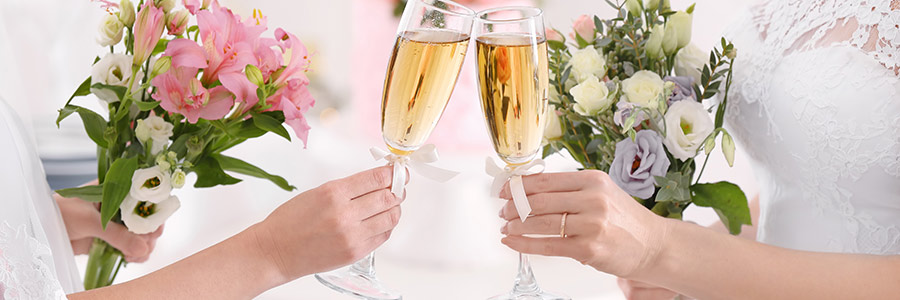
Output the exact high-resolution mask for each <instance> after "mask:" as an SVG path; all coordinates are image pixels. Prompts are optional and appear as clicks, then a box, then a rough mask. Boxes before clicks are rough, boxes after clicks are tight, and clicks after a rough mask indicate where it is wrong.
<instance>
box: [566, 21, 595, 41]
mask: <svg viewBox="0 0 900 300" xmlns="http://www.w3.org/2000/svg"><path fill="white" fill-rule="evenodd" d="M572 29H573V30H575V34H577V35H578V36H580V37H581V38H582V39H584V40H585V41H587V42H589V43H590V42H591V41H593V40H594V34H595V33H596V30H597V28H596V27H594V20H592V19H591V17H589V16H588V15H581V16H580V17H578V19H576V20H575V23H573V24H572Z"/></svg>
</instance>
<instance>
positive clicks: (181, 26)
mask: <svg viewBox="0 0 900 300" xmlns="http://www.w3.org/2000/svg"><path fill="white" fill-rule="evenodd" d="M189 16H190V14H189V13H188V11H186V10H183V9H182V10H178V11H175V12H172V13H170V14H167V15H166V30H168V31H169V35H181V34H182V33H184V31H185V30H186V29H187V24H188V17H189Z"/></svg>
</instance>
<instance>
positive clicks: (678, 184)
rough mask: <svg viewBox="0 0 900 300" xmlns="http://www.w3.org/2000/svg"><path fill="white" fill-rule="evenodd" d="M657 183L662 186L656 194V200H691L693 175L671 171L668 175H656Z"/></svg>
mask: <svg viewBox="0 0 900 300" xmlns="http://www.w3.org/2000/svg"><path fill="white" fill-rule="evenodd" d="M654 178H655V179H656V185H657V186H659V187H660V189H659V193H657V194H656V199H654V200H655V201H656V202H669V201H675V202H688V201H691V193H690V190H689V187H690V182H691V177H690V176H689V175H685V174H682V173H681V172H669V174H666V177H662V176H654Z"/></svg>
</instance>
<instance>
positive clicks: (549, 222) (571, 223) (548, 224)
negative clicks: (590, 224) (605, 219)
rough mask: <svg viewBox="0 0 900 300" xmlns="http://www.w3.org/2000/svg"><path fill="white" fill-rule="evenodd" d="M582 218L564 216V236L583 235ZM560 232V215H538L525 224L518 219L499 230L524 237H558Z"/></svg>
mask: <svg viewBox="0 0 900 300" xmlns="http://www.w3.org/2000/svg"><path fill="white" fill-rule="evenodd" d="M581 221H582V218H581V217H580V216H578V215H577V214H569V215H567V216H566V235H567V236H570V237H571V236H577V235H578V234H580V233H584V232H585V231H584V230H585V229H584V227H585V226H587V224H585V223H584V222H581ZM561 232H562V215H561V214H552V215H540V216H533V217H528V219H526V220H525V222H522V221H521V220H519V219H515V220H511V221H509V222H506V226H504V227H503V228H501V231H500V233H502V234H505V235H526V234H541V235H555V236H559V234H560V233H561Z"/></svg>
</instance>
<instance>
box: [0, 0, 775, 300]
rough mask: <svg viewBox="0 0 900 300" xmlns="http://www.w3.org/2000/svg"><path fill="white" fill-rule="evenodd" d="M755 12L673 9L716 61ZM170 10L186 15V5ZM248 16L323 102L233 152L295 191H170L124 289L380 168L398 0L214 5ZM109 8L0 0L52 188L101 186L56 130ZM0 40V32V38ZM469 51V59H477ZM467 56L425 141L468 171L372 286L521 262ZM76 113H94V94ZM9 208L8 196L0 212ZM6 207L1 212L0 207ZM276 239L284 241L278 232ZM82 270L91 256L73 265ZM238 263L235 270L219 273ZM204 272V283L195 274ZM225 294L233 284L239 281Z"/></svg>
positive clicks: (739, 2)
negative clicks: (294, 61) (325, 187)
mask: <svg viewBox="0 0 900 300" xmlns="http://www.w3.org/2000/svg"><path fill="white" fill-rule="evenodd" d="M749 1H750V0H697V1H681V0H672V1H671V2H672V7H673V9H678V10H683V9H685V8H687V7H688V6H689V5H690V4H691V3H694V2H696V3H697V8H696V10H695V13H694V27H693V28H694V33H693V34H694V35H693V42H694V43H695V44H697V45H698V46H700V48H702V49H704V50H707V51H708V50H710V49H711V48H712V46H714V45H715V43H716V42H718V40H719V38H720V37H721V35H722V32H723V30H724V29H725V28H726V26H727V25H729V23H730V22H731V21H732V20H734V19H735V18H736V17H737V16H738V14H739V13H740V12H742V11H744V7H745V6H747V5H749V4H750V3H747V2H749ZM178 2H179V5H180V1H178ZM472 2H474V3H473V4H472V5H471V6H472V8H473V9H475V10H480V9H484V8H487V7H494V6H503V5H534V6H539V7H541V8H543V9H544V11H545V21H546V22H547V25H548V27H551V26H552V27H554V28H557V29H560V31H562V32H564V33H568V32H570V29H569V28H570V27H571V24H572V22H573V21H574V20H575V19H576V18H577V17H578V16H579V15H581V14H597V15H599V16H600V17H601V18H611V17H613V16H614V15H615V12H614V11H613V10H612V9H610V8H609V6H608V5H607V4H606V2H604V1H603V0H476V1H472ZM220 3H221V4H223V5H225V6H227V7H229V8H231V9H232V10H233V11H234V12H235V13H237V14H240V15H242V16H248V15H250V14H251V11H252V9H254V8H258V9H261V10H262V12H263V14H264V15H266V16H267V17H268V22H269V23H268V24H269V28H270V31H269V32H267V33H265V34H266V35H270V34H271V32H272V31H274V29H275V28H277V27H282V28H284V29H285V30H287V31H290V32H293V33H295V34H297V36H299V37H300V38H301V39H302V40H303V41H304V42H305V43H306V44H307V46H308V47H309V48H310V50H311V52H312V53H313V59H312V60H313V63H312V68H313V70H312V71H311V72H310V73H309V75H310V78H311V80H312V93H313V95H314V96H315V98H316V100H317V103H316V106H315V108H314V109H313V110H312V111H311V112H310V113H309V114H308V115H307V117H308V118H310V119H311V125H312V128H313V129H312V131H310V138H309V146H308V148H305V149H304V147H303V145H302V144H301V143H299V142H297V141H295V142H294V143H290V142H287V141H285V140H283V139H281V138H280V137H277V136H275V135H271V134H270V135H266V136H264V137H262V138H260V139H258V140H255V141H254V142H250V143H245V144H243V145H241V146H239V147H237V148H235V149H233V150H229V151H230V155H232V156H235V157H239V158H243V159H246V160H248V161H249V162H252V163H254V164H256V165H258V166H260V167H262V168H263V169H265V170H267V171H269V172H271V173H274V174H278V175H282V176H284V177H285V178H287V179H288V180H289V181H290V182H291V183H292V184H294V185H296V186H297V187H298V188H299V190H298V191H294V192H285V191H282V190H280V189H278V188H277V187H276V186H274V185H272V184H271V183H268V182H264V181H261V180H257V179H253V178H248V179H247V180H245V181H244V182H242V183H240V184H237V185H234V186H228V187H218V188H215V189H194V188H191V187H189V186H190V185H191V184H192V180H193V178H190V177H189V179H188V185H186V187H185V188H184V189H181V190H178V191H176V194H177V195H178V196H179V197H180V198H181V199H182V208H181V210H180V211H179V212H178V213H176V214H175V215H174V216H173V217H172V218H171V219H169V221H168V223H167V224H166V229H165V231H166V232H165V234H164V235H163V236H162V237H161V238H160V240H159V242H158V244H157V249H156V252H155V253H154V254H153V256H152V257H151V259H150V260H149V261H148V262H146V263H143V264H133V265H129V266H128V267H127V268H126V269H124V270H123V271H122V272H120V275H119V277H118V278H119V280H120V281H125V280H129V279H132V278H135V277H139V276H141V275H143V274H146V273H149V272H152V271H154V270H156V269H159V268H161V267H163V266H165V265H167V264H170V263H172V262H174V261H177V260H179V259H181V258H184V257H187V256H189V255H190V254H193V253H195V252H197V251H199V250H201V249H203V248H206V247H208V246H210V245H213V244H215V243H217V242H219V241H221V240H224V239H225V238H227V237H229V236H231V235H233V234H235V233H237V232H239V231H241V230H243V229H244V228H246V227H247V226H249V225H251V224H253V223H255V222H258V221H260V220H262V219H263V218H265V216H266V215H267V214H268V213H269V212H271V211H272V210H273V209H275V208H276V207H277V206H278V205H280V204H281V203H283V202H284V201H286V200H288V199H290V198H291V197H292V196H294V195H296V194H297V193H299V192H301V191H303V190H307V189H310V188H314V187H316V186H318V185H320V184H322V183H324V182H326V181H328V180H331V179H336V178H340V177H344V176H347V175H349V174H352V173H355V172H357V171H361V170H363V169H367V168H371V167H375V166H378V165H380V164H381V163H382V162H376V161H373V160H372V158H371V156H370V155H369V153H368V148H369V147H372V146H376V147H383V142H382V140H381V133H380V131H379V128H380V127H379V122H380V115H379V112H378V109H379V106H380V101H381V89H382V84H383V78H384V71H385V68H386V66H387V62H388V59H389V55H390V51H391V46H392V44H393V42H394V38H395V37H394V34H395V30H396V27H397V23H398V18H396V17H394V14H393V12H394V8H395V6H396V2H395V0H330V1H288V0H254V1H249V0H244V1H241V0H220ZM103 14H104V11H103V10H102V9H101V8H100V5H99V3H97V2H90V1H87V0H80V1H31V0H0V23H2V25H3V26H0V97H2V98H4V99H6V101H7V102H8V103H9V104H10V105H11V106H13V107H14V108H15V109H16V110H17V111H18V113H19V114H20V115H21V116H22V118H23V120H25V122H27V123H29V124H31V125H32V126H31V127H32V129H33V132H34V135H35V137H36V140H37V142H38V148H39V152H40V156H41V158H42V160H43V161H44V166H45V168H46V172H47V174H48V179H49V180H50V182H51V185H52V187H53V188H63V187H71V186H75V185H79V184H81V183H84V182H86V181H88V180H90V179H93V178H95V177H96V174H95V172H96V165H95V162H94V152H95V148H94V145H93V143H92V142H91V141H90V139H88V137H87V136H86V134H84V130H83V129H82V128H81V124H80V121H79V119H78V118H69V119H68V120H66V121H65V122H63V123H62V126H61V127H60V128H57V127H56V125H55V124H54V120H55V118H56V115H57V113H56V110H57V109H59V108H60V107H61V106H62V105H63V104H64V103H65V100H66V99H67V98H68V97H69V95H71V93H72V92H73V91H74V90H75V88H76V87H77V86H78V84H79V83H81V81H83V80H84V78H85V77H87V76H88V75H89V73H90V66H91V62H92V61H93V58H94V57H95V56H97V55H103V53H105V49H103V48H101V47H100V46H98V45H97V44H96V42H95V37H96V35H97V30H96V28H97V26H98V24H99V22H100V19H101V17H102V16H103ZM3 28H5V29H6V30H2V29H3ZM471 50H472V49H470V51H471ZM472 57H474V56H472V55H471V54H470V56H469V59H468V61H467V62H466V65H465V66H464V67H463V71H462V73H461V75H460V78H459V82H458V84H457V87H456V90H455V91H454V95H453V98H452V99H451V101H450V103H449V105H448V106H447V108H446V111H445V113H444V116H443V118H442V120H441V122H440V123H439V124H438V125H437V128H436V129H435V131H434V133H433V134H432V138H431V140H430V142H431V143H434V144H435V145H437V146H438V149H439V150H440V152H441V160H440V161H439V162H438V163H437V164H438V165H439V166H444V167H450V168H452V169H454V170H456V171H460V172H462V173H463V174H462V176H457V178H455V179H453V180H452V181H450V182H448V183H446V184H437V183H434V182H431V181H429V180H428V179H425V178H422V177H419V176H417V175H415V174H414V175H413V178H412V181H411V184H410V185H409V187H408V197H407V201H406V202H405V203H404V205H403V218H402V220H401V222H400V225H399V226H398V227H397V229H396V230H395V231H394V234H393V236H392V238H391V240H389V241H388V242H387V243H386V244H385V245H384V246H383V247H381V248H380V249H379V251H378V252H377V270H378V272H379V275H380V277H381V279H382V280H383V281H384V282H386V283H388V284H389V285H390V286H392V287H394V288H396V289H398V290H400V291H403V292H404V296H405V298H406V299H414V300H415V299H484V298H486V297H488V296H492V295H494V294H499V293H501V292H505V291H506V290H508V289H509V288H511V286H512V281H513V277H514V275H515V271H516V263H517V260H516V254H515V253H514V252H513V251H511V250H509V249H507V248H505V247H504V246H503V245H501V244H500V243H499V240H500V233H499V228H500V225H501V222H500V220H499V219H498V218H497V212H498V211H499V208H500V205H501V203H500V202H499V201H498V200H496V199H491V198H490V197H489V196H488V188H489V181H490V178H489V177H488V176H487V175H486V174H485V173H484V166H483V163H484V158H485V157H487V156H494V154H493V150H492V148H491V145H490V141H489V139H488V136H487V132H486V128H485V125H484V122H483V121H482V120H481V118H482V117H481V112H480V108H479V104H478V99H477V95H476V86H475V71H474V60H473V59H471V58H472ZM75 102H76V103H78V104H79V105H82V106H86V107H88V108H91V109H94V110H97V111H100V110H101V107H100V105H99V104H98V103H97V99H96V98H95V97H93V96H88V97H82V98H78V99H76V100H75ZM738 146H739V148H738V149H739V150H738V151H739V152H738V155H737V159H736V163H735V167H734V168H728V166H727V164H726V163H725V162H724V159H723V158H722V155H721V154H720V153H719V152H718V151H714V152H713V157H712V158H711V159H710V163H711V165H710V166H709V167H708V169H707V173H706V174H707V176H705V178H704V181H719V180H730V181H732V182H736V183H738V185H740V186H741V187H742V188H743V189H744V191H745V193H747V195H748V196H749V197H752V196H753V195H755V194H756V191H757V188H756V185H755V183H754V179H753V177H752V173H751V170H750V166H748V165H747V161H748V160H747V159H745V158H744V154H743V153H740V145H738ZM548 166H549V170H550V171H572V170H576V168H577V165H576V164H574V163H573V162H572V161H570V160H569V159H567V158H566V157H565V156H562V155H554V156H552V157H550V158H549V159H548ZM0 201H3V200H0ZM0 206H2V203H0ZM686 218H687V219H689V220H692V221H695V222H697V223H700V224H709V223H712V222H713V221H715V220H716V215H715V213H714V212H712V211H711V210H707V209H704V208H698V207H692V208H691V209H689V210H688V211H687V213H686ZM285 230H290V229H289V228H285ZM78 261H79V264H80V266H81V267H82V268H83V267H84V263H85V262H86V257H80V258H79V260H78ZM222 263H223V264H225V263H232V262H222ZM533 263H534V271H535V273H536V276H537V278H538V282H539V283H540V284H541V286H542V287H544V288H545V289H547V290H552V291H557V292H560V293H564V294H567V295H569V296H570V297H573V298H574V299H620V298H622V296H621V293H620V292H619V290H618V288H617V287H616V283H615V277H613V276H610V275H606V274H603V273H600V272H597V271H595V270H593V269H591V268H589V267H586V266H583V265H581V264H579V263H578V262H575V261H573V260H570V259H560V258H546V257H536V258H534V259H533ZM198 276H202V275H201V274H198ZM235 284H240V282H236V283H235ZM259 298H260V299H351V298H349V297H345V296H343V295H339V294H337V293H335V292H332V291H331V290H329V289H327V288H325V287H324V286H321V285H320V284H319V283H318V282H317V281H316V280H315V279H314V278H312V277H311V276H310V277H306V278H301V279H299V280H296V281H294V282H292V283H290V284H287V285H284V286H281V287H278V288H276V289H273V290H271V291H269V292H267V293H265V294H263V295H261V296H260V297H259Z"/></svg>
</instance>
